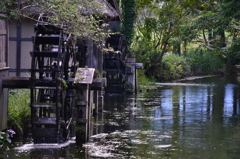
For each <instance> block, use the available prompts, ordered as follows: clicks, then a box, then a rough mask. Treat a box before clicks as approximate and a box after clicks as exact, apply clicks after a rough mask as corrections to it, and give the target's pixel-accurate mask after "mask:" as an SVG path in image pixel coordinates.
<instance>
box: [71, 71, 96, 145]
mask: <svg viewBox="0 0 240 159" xmlns="http://www.w3.org/2000/svg"><path fill="white" fill-rule="evenodd" d="M94 70H95V69H93V68H78V70H77V73H76V77H75V80H74V84H76V85H77V90H76V94H77V99H76V110H77V111H76V144H77V145H81V144H83V143H86V142H87V141H88V139H89V130H90V125H89V123H90V116H91V111H92V110H91V105H92V102H91V97H90V96H91V93H90V87H89V85H90V84H91V83H92V81H93V74H94Z"/></svg>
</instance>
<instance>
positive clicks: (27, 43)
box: [0, 0, 119, 130]
mask: <svg viewBox="0 0 240 159" xmlns="http://www.w3.org/2000/svg"><path fill="white" fill-rule="evenodd" d="M110 1H111V0H110ZM110 1H106V0H96V2H97V3H99V5H100V6H101V8H99V10H97V11H93V13H94V14H97V13H98V12H101V13H103V17H102V19H103V21H104V22H105V23H109V24H110V28H117V27H119V22H117V21H119V13H118V12H117V11H116V9H115V7H114V6H112V5H111V3H109V2H110ZM112 4H113V3H112ZM112 21H114V23H113V24H114V26H112V25H111V24H112V23H111V22H112ZM116 22H117V23H116ZM35 23H36V22H35V21H33V20H31V19H28V18H22V19H21V20H18V21H16V20H9V21H6V20H1V21H0V77H1V79H0V130H3V129H6V128H7V105H8V104H7V102H8V98H7V95H8V90H7V88H29V85H28V84H29V82H28V81H26V80H27V79H28V77H30V68H31V56H30V52H31V51H32V49H33V43H32V37H33V36H34V24H35ZM116 24H118V25H116ZM81 47H82V48H83V49H82V50H83V51H84V53H85V56H84V60H83V64H82V66H83V67H84V66H87V67H89V68H95V69H96V70H98V71H99V72H100V73H102V72H103V69H102V66H103V53H102V51H101V50H100V49H99V48H98V47H97V45H95V44H94V43H93V42H91V41H88V43H85V45H82V46H81ZM3 77H12V78H8V79H14V80H15V83H11V84H10V85H5V86H4V85H3V84H2V81H3V80H2V79H3ZM24 77H25V78H24ZM16 79H17V80H16ZM23 82H24V83H23ZM103 82H104V80H103V81H101V80H100V83H103ZM7 84H8V83H7ZM101 85H102V84H101ZM3 87H5V89H3ZM92 93H93V92H92ZM94 93H96V92H94ZM96 94H99V98H100V101H101V102H102V101H103V99H102V98H103V97H102V96H101V90H99V91H97V93H96ZM101 102H100V103H101Z"/></svg>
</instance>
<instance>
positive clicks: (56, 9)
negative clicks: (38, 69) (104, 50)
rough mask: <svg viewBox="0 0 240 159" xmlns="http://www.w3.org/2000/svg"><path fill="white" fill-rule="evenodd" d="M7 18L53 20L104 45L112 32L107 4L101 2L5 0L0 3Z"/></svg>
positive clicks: (80, 0)
mask: <svg viewBox="0 0 240 159" xmlns="http://www.w3.org/2000/svg"><path fill="white" fill-rule="evenodd" d="M0 8H2V9H3V11H4V13H5V15H6V16H5V17H3V16H2V17H0V18H7V19H10V18H13V17H14V18H15V19H17V20H19V21H20V20H21V18H29V19H32V20H34V21H36V22H44V23H48V24H49V23H50V24H53V25H57V26H59V27H60V28H63V29H65V31H66V32H67V33H71V34H73V35H76V36H78V37H84V38H87V39H90V40H93V41H95V42H96V43H98V44H99V46H101V47H102V46H103V45H102V41H103V40H102V38H104V37H107V36H108V35H109V31H108V29H107V24H104V23H103V20H102V17H104V15H103V13H104V6H102V5H101V4H100V3H98V1H85V0H38V1H33V0H24V1H22V0H3V1H1V2H0Z"/></svg>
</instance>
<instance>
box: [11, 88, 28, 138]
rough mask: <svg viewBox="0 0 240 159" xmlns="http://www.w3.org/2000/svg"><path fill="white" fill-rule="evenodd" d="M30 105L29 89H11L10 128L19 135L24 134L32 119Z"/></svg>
mask: <svg viewBox="0 0 240 159" xmlns="http://www.w3.org/2000/svg"><path fill="white" fill-rule="evenodd" d="M29 103H30V90H29V89H11V90H10V91H9V101H8V127H9V128H11V129H12V130H14V131H16V132H17V134H18V135H22V134H23V133H24V129H25V127H26V126H28V125H27V124H29V121H30V119H31V118H30V116H31V110H30V107H29Z"/></svg>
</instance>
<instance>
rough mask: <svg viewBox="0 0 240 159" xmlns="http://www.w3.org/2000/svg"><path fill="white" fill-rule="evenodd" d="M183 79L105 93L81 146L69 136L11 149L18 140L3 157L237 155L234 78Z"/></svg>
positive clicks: (182, 158)
mask: <svg viewBox="0 0 240 159" xmlns="http://www.w3.org/2000/svg"><path fill="white" fill-rule="evenodd" d="M186 83H191V84H187V85H184V84H181V85H172V86H166V85H164V86H159V87H158V88H157V89H156V90H150V91H149V92H147V91H143V92H142V93H139V94H137V96H134V95H133V96H125V97H122V96H117V95H111V96H106V99H105V107H104V111H103V112H102V113H99V114H98V116H97V117H95V118H93V119H92V126H91V133H90V134H89V135H90V136H91V137H90V141H89V142H88V143H86V144H84V145H83V147H78V146H76V145H75V143H74V140H72V141H71V142H70V143H69V144H68V145H65V146H63V147H56V146H55V148H51V147H48V148H43V147H39V148H37V147H34V148H32V149H30V150H26V149H21V148H22V147H21V148H20V149H16V147H18V148H19V147H20V146H23V145H22V144H21V143H19V145H18V146H15V149H14V148H12V149H11V150H10V151H9V152H7V154H6V155H3V156H4V157H3V158H6V156H8V157H10V158H14V157H15V158H16V156H17V157H18V158H21V159H28V158H34V159H35V158H36V159H37V158H46V159H49V158H61V159H62V158H74V159H77V158H85V159H90V158H132V159H134V158H137V159H155V158H156V159H161V158H162V159H198V158H199V159H203V158H204V159H214V158H217V159H238V158H239V154H240V115H239V114H240V109H239V108H240V101H239V99H240V98H239V95H240V90H239V81H238V78H237V77H234V78H229V79H228V78H220V77H216V78H206V79H200V80H195V81H187V82H186ZM28 144H31V142H29V143H28ZM53 147H54V146H53ZM0 158H1V157H0Z"/></svg>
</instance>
